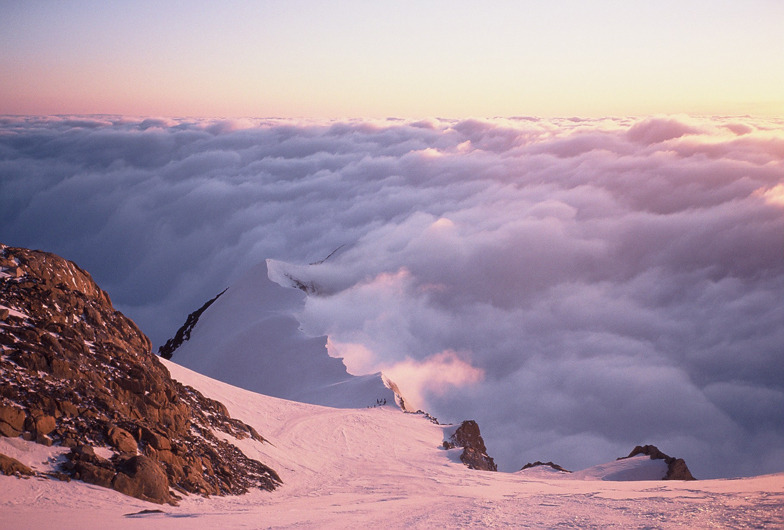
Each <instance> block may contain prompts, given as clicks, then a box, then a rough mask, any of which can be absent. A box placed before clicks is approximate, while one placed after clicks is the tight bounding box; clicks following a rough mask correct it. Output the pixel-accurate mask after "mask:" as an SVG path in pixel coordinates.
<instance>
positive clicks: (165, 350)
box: [158, 288, 228, 359]
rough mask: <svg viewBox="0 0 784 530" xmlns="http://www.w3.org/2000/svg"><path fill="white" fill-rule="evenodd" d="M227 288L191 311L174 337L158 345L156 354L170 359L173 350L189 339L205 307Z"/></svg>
mask: <svg viewBox="0 0 784 530" xmlns="http://www.w3.org/2000/svg"><path fill="white" fill-rule="evenodd" d="M227 290H228V288H226V289H224V290H222V291H221V292H219V293H218V294H217V295H216V296H215V298H212V299H211V300H207V301H206V302H205V303H204V305H202V306H201V307H200V308H199V309H197V310H196V311H194V312H193V313H190V314H189V315H188V318H186V319H185V324H183V325H182V326H180V329H178V330H177V333H175V334H174V337H172V338H170V339H169V340H167V341H166V344H164V345H163V346H160V347H158V355H160V356H161V357H163V358H164V359H171V358H172V354H174V351H175V350H176V349H177V348H179V347H180V346H182V343H183V342H185V341H186V340H190V338H191V332H192V331H193V328H194V327H195V326H196V324H198V322H199V318H200V317H201V314H202V313H204V312H205V311H206V310H207V308H208V307H210V306H211V305H212V304H213V303H214V302H215V300H217V299H218V298H220V296H221V295H222V294H223V293H225V292H226V291H227Z"/></svg>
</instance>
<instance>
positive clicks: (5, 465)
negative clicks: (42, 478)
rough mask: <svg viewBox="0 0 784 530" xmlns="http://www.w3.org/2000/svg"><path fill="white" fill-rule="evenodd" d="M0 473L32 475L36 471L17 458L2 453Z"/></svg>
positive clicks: (0, 455)
mask: <svg viewBox="0 0 784 530" xmlns="http://www.w3.org/2000/svg"><path fill="white" fill-rule="evenodd" d="M0 473H2V474H3V475H16V476H22V475H24V476H31V475H34V474H35V472H34V471H33V470H32V469H30V468H29V467H28V466H26V465H24V464H23V463H21V462H20V461H19V460H17V459H16V458H11V457H10V456H7V455H4V454H2V453H0Z"/></svg>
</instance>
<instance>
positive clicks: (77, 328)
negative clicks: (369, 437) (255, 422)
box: [0, 244, 280, 502]
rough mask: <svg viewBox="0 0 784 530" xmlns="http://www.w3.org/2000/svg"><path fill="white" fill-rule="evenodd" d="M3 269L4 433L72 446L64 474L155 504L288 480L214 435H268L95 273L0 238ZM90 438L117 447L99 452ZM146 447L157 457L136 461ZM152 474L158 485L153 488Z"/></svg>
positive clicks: (0, 390)
mask: <svg viewBox="0 0 784 530" xmlns="http://www.w3.org/2000/svg"><path fill="white" fill-rule="evenodd" d="M1 264H6V265H1ZM9 267H13V268H18V269H19V270H20V271H21V273H20V274H18V275H16V274H13V275H11V274H9V271H8V268H9ZM0 271H2V272H5V273H6V274H4V275H2V276H0V304H2V305H3V306H5V307H8V308H11V312H12V313H13V315H11V316H9V317H8V318H7V319H6V320H5V321H3V322H2V323H0V351H2V355H0V434H2V435H3V436H19V435H20V434H21V435H22V436H23V437H24V438H25V439H26V440H31V441H36V442H38V443H43V444H47V445H50V444H52V443H57V444H61V445H63V446H65V447H71V448H72V452H71V454H70V455H69V461H68V462H67V463H66V464H64V467H63V470H62V471H63V472H64V473H66V474H68V475H69V476H71V477H74V478H81V479H82V480H86V481H89V482H91V483H93V484H98V485H101V486H107V487H113V488H115V489H120V488H121V489H122V491H123V492H136V493H138V495H141V496H142V497H140V498H149V499H157V500H156V501H155V502H167V501H166V500H165V499H168V498H169V497H168V491H169V490H168V488H169V487H171V488H172V489H175V490H177V491H180V492H185V493H198V494H204V495H226V494H234V495H236V494H242V493H245V492H246V491H248V489H250V488H262V489H267V490H271V489H274V488H275V487H276V486H277V485H278V484H279V483H280V478H279V477H278V475H277V474H276V473H275V472H274V471H273V470H272V469H270V468H268V467H267V466H265V465H264V464H262V463H261V462H258V461H256V460H252V459H250V458H248V457H246V456H245V455H244V454H243V453H242V452H241V451H239V450H238V449H237V448H236V447H234V446H233V445H231V444H230V443H228V442H226V441H224V440H223V439H220V438H219V437H218V436H216V434H215V431H222V432H224V433H226V434H227V435H230V436H231V437H234V438H240V439H241V438H247V437H252V438H254V439H256V440H260V441H262V440H263V438H262V437H261V436H260V435H259V434H258V432H257V431H256V430H255V429H253V428H252V427H250V426H249V425H246V424H245V423H243V422H241V421H239V420H236V419H232V418H231V417H229V415H228V411H227V409H226V407H225V406H223V405H222V404H220V403H218V402H217V401H214V400H211V399H208V398H206V397H204V396H203V395H201V394H200V393H199V392H197V391H196V390H194V389H193V388H190V387H186V386H183V385H181V384H180V383H178V382H176V381H174V380H172V379H171V377H170V375H169V372H168V370H166V368H165V367H164V366H163V365H162V364H161V362H160V361H159V359H158V357H157V356H156V355H155V354H153V353H152V351H151V344H150V341H149V339H148V338H147V337H146V336H145V335H144V334H143V333H142V332H141V331H140V330H139V328H138V327H137V326H136V325H135V324H134V323H133V322H132V321H131V320H129V319H127V318H126V317H125V316H124V315H122V313H120V312H119V311H115V310H114V308H113V307H112V306H111V300H110V299H109V296H108V295H107V294H106V293H105V292H104V291H102V290H101V289H100V288H99V287H98V286H97V285H95V282H94V281H93V280H92V278H91V277H90V275H89V274H88V273H86V272H85V271H83V270H82V269H80V268H79V267H77V266H76V265H75V264H73V263H71V262H70V261H67V260H64V259H62V258H60V257H58V256H55V255H53V254H49V253H46V252H40V251H31V250H27V249H20V248H12V247H7V246H5V245H1V244H0ZM14 315H16V316H14ZM19 315H21V316H19ZM89 446H96V447H98V446H111V447H114V448H115V449H116V450H117V451H118V452H119V453H120V454H119V455H115V457H113V458H112V459H111V460H106V459H101V458H99V457H97V456H95V454H94V451H92V449H91V448H89V449H88V447H89ZM137 453H141V455H144V458H145V459H148V460H149V461H150V462H151V463H152V464H149V463H147V460H140V461H137V460H133V461H132V462H131V461H130V459H129V457H130V456H133V457H136V456H137ZM141 455H139V456H141ZM129 462H130V463H129ZM197 464H198V465H197ZM156 470H157V471H156ZM139 473H141V474H140V475H139ZM137 475H139V478H136V477H137ZM161 476H163V477H164V479H165V480H164V482H165V486H166V488H165V489H166V492H165V495H164V494H163V493H161V491H162V488H161V487H159V486H160V484H159V482H160V480H159V479H160V477H161ZM118 477H120V478H118ZM144 477H147V478H144ZM142 478H144V480H142ZM152 479H155V480H152ZM140 481H141V482H140ZM150 481H152V482H154V483H155V487H151V486H147V485H144V484H147V483H148V482H150ZM142 482H144V484H142ZM117 485H119V486H117ZM133 494H135V493H133ZM162 499H163V500H162Z"/></svg>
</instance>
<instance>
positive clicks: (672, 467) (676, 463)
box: [618, 445, 696, 480]
mask: <svg viewBox="0 0 784 530" xmlns="http://www.w3.org/2000/svg"><path fill="white" fill-rule="evenodd" d="M637 455H648V456H650V457H651V460H664V461H665V462H666V463H667V474H666V475H664V480H696V479H695V478H694V477H693V476H692V474H691V471H689V468H688V466H687V465H686V462H685V461H684V460H683V459H682V458H674V457H672V456H668V455H666V454H664V453H662V452H661V451H659V449H658V448H657V447H656V446H655V445H638V446H637V447H635V448H634V449H632V452H631V453H629V456H625V457H621V458H619V459H618V460H621V459H623V458H631V457H633V456H637Z"/></svg>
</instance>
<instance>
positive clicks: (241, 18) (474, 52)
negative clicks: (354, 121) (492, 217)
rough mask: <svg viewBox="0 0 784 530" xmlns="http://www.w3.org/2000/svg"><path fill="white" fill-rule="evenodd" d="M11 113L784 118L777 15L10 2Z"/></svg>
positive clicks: (760, 8) (431, 5) (632, 9)
mask: <svg viewBox="0 0 784 530" xmlns="http://www.w3.org/2000/svg"><path fill="white" fill-rule="evenodd" d="M2 10H3V16H2V17H0V47H1V48H2V50H3V52H2V53H1V54H0V68H1V69H2V71H3V72H4V73H3V82H2V83H0V113H3V114H65V113H69V114H96V113H107V114H130V115H145V116H148V115H160V116H224V117H240V116H254V117H272V116H283V117H385V116H399V117H427V116H444V117H466V116H479V117H490V116H516V115H540V116H569V115H582V116H600V115H649V114H655V113H689V114H703V115H704V114H734V115H737V114H755V115H768V116H770V115H782V114H784V97H782V94H784V69H783V68H781V64H784V32H782V31H781V27H782V25H784V4H782V3H781V2H778V1H775V0H750V1H745V2H713V1H703V0H691V1H685V2H684V1H680V2H671V1H660V2H648V1H645V2H642V1H637V0H633V1H627V2H609V1H597V2H581V1H564V0H562V1H555V2H532V1H531V2H501V1H498V2H482V3H477V2H468V1H431V2H413V1H399V2H365V1H359V0H350V1H346V2H340V3H334V2H316V1H306V0H291V1H286V2H264V1H258V2H229V3H216V2H206V1H190V2H144V1H141V2H111V1H109V2H107V1H101V2H91V1H76V2H67V3H66V2H4V3H3V7H2Z"/></svg>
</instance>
